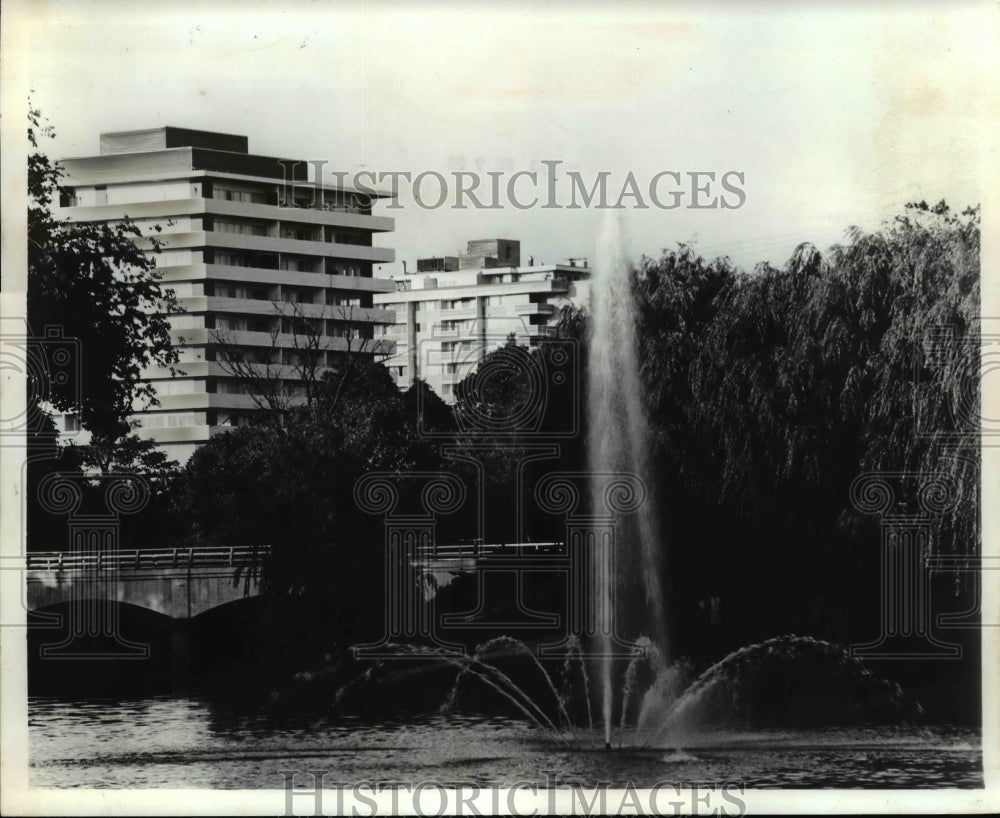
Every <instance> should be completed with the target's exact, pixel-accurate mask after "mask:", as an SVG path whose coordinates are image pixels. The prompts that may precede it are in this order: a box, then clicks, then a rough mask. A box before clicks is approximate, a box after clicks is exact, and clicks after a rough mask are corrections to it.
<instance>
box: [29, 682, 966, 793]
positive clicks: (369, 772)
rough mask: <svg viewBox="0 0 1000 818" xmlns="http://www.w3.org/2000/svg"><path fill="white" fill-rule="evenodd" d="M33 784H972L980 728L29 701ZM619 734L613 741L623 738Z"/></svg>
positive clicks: (165, 700) (184, 701)
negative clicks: (663, 722) (532, 719)
mask: <svg viewBox="0 0 1000 818" xmlns="http://www.w3.org/2000/svg"><path fill="white" fill-rule="evenodd" d="M28 716H29V736H30V738H29V741H30V745H29V752H30V767H31V772H30V776H31V779H30V783H31V785H32V786H36V787H87V788H91V787H123V788H134V787H168V788H185V789H188V788H213V789H258V788H260V789H277V788H281V787H282V786H283V782H284V778H283V776H282V774H281V772H280V771H281V770H317V769H319V770H324V771H326V773H327V775H326V778H325V780H326V781H327V783H328V784H329V783H331V782H337V781H341V782H356V781H360V780H368V781H375V782H380V783H391V782H419V781H432V782H436V783H438V784H441V785H449V784H461V783H474V784H478V785H480V786H484V785H497V786H502V785H504V784H507V785H509V784H511V783H514V782H516V781H519V780H521V781H538V782H539V783H540V784H544V783H545V780H544V779H542V778H541V777H540V774H541V772H543V771H544V772H546V773H548V774H549V776H550V779H549V780H550V781H556V782H557V783H559V784H580V785H583V786H594V785H596V784H597V783H598V782H608V783H609V784H610V785H612V786H618V787H622V786H625V784H627V783H631V784H633V785H634V786H637V787H641V786H650V785H652V784H655V783H657V782H663V781H666V782H677V783H681V784H690V783H691V782H705V783H716V784H721V783H722V782H738V783H740V784H742V785H743V786H745V787H747V788H768V787H771V788H782V789H787V788H796V787H798V788H822V787H850V788H856V787H872V788H893V789H895V788H903V789H910V788H940V787H964V788H977V787H981V786H982V785H983V776H982V754H981V743H980V735H979V731H978V730H974V729H969V728H959V727H948V726H930V727H928V726H919V727H917V726H900V727H879V728H836V729H823V730H802V731H799V730H767V731H755V732H726V733H723V732H712V731H706V732H702V733H699V734H697V735H688V736H685V737H684V739H683V741H682V742H681V741H679V740H671V739H670V738H669V737H667V738H665V739H663V740H662V741H661V743H660V744H661V746H658V747H649V748H642V747H634V746H633V747H630V746H629V745H630V744H632V743H633V742H635V738H634V736H630V735H629V734H628V733H626V734H625V735H624V736H622V737H621V741H622V744H623V747H622V749H615V750H613V751H612V752H610V753H609V752H606V751H604V749H603V747H602V743H603V738H602V736H601V735H600V734H599V733H598V731H596V730H595V731H592V732H589V733H585V734H578V735H577V736H576V739H575V741H574V742H573V744H572V746H560V745H558V744H556V743H555V742H554V741H553V740H552V738H551V737H550V736H549V735H547V734H546V733H545V732H544V731H542V730H540V729H538V728H537V727H534V726H533V725H530V724H527V723H524V722H520V721H517V720H514V719H510V718H505V717H495V716H483V717H473V716H458V715H450V716H440V715H430V716H424V717H414V716H412V715H410V716H406V717H402V716H401V717H399V718H398V719H391V718H390V719H383V720H380V721H378V722H372V721H370V720H369V721H366V720H362V719H358V718H341V719H339V720H336V721H326V720H324V721H320V722H316V721H314V720H308V719H302V718H298V719H283V720H282V721H275V720H273V719H268V718H266V717H265V716H262V715H247V714H245V713H242V714H241V713H236V712H227V711H226V710H225V709H223V708H220V707H219V706H218V705H215V704H210V703H208V702H206V701H204V700H200V699H198V698H189V697H182V696H164V697H156V698H145V699H133V700H113V701H112V700H87V701H69V700H60V699H49V698H32V699H30V700H29V703H28ZM618 738H619V737H618V736H616V745H617V742H618Z"/></svg>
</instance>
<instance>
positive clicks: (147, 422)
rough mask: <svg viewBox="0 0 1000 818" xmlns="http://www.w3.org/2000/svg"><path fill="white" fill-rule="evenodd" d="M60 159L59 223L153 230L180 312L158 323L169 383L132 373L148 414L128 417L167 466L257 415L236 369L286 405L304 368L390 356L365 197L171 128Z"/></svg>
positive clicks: (383, 221) (118, 138)
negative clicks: (169, 357) (166, 347)
mask: <svg viewBox="0 0 1000 818" xmlns="http://www.w3.org/2000/svg"><path fill="white" fill-rule="evenodd" d="M60 164H61V165H62V167H63V170H64V171H65V175H66V179H65V182H66V185H67V189H68V193H67V195H66V196H65V197H64V198H63V200H62V201H61V202H60V204H61V211H60V215H62V216H64V217H68V218H69V219H70V220H73V221H88V222H92V221H101V222H110V223H114V222H116V221H120V220H122V219H124V218H125V217H126V216H127V217H129V218H131V219H132V221H133V222H134V223H135V224H136V225H137V226H138V227H139V228H140V229H141V230H142V232H143V234H144V236H145V235H150V236H152V235H153V231H154V229H155V228H156V227H159V228H160V231H161V232H158V233H156V236H157V238H158V239H159V240H160V241H161V242H162V245H163V246H162V250H161V252H159V253H157V254H156V264H157V268H158V269H159V270H160V271H161V272H162V273H163V279H162V281H163V284H164V286H166V287H169V288H171V289H172V290H174V291H175V293H176V295H177V300H178V303H179V305H180V306H181V307H182V308H183V310H184V312H183V313H182V314H179V315H174V316H171V317H170V324H171V338H172V340H173V342H174V344H175V345H176V348H177V349H178V353H179V355H180V363H179V369H180V370H182V371H183V374H182V375H178V376H176V377H171V373H170V372H169V371H168V370H165V369H150V370H147V371H146V372H144V377H145V378H147V379H148V380H149V381H150V382H151V383H152V384H153V386H154V387H155V389H156V392H157V396H158V399H159V401H160V406H158V407H155V408H152V409H149V410H148V411H142V412H139V413H137V416H136V417H137V420H138V421H139V423H140V428H139V434H140V435H142V436H144V437H149V438H152V439H153V440H155V441H156V442H157V444H159V445H161V446H162V447H163V448H164V450H165V451H166V452H167V454H168V455H170V456H171V457H174V458H176V459H178V460H180V461H181V462H183V461H184V460H186V459H187V457H188V456H189V455H190V454H191V452H193V451H194V449H195V448H196V447H197V446H198V445H199V444H202V443H204V442H205V441H207V440H208V439H209V437H210V436H211V435H212V434H215V433H217V432H220V431H224V430H226V429H229V428H231V427H232V426H234V425H239V424H242V423H245V422H246V420H247V418H248V417H249V416H250V415H251V414H252V413H253V412H254V411H256V410H258V409H259V396H257V395H255V394H253V392H255V390H254V389H252V388H251V387H250V384H251V382H252V379H251V378H248V377H247V376H246V375H247V373H250V374H251V375H253V376H255V377H260V378H266V379H267V380H268V382H269V383H271V384H278V385H280V393H281V395H282V396H283V397H284V398H287V400H288V401H289V402H295V401H296V400H299V399H301V397H302V395H301V390H302V378H301V371H302V368H303V366H304V365H310V366H318V367H319V368H327V367H330V368H335V367H337V366H338V365H341V364H342V363H343V360H344V358H345V356H347V355H351V354H376V355H379V356H385V355H388V354H389V353H390V352H391V345H389V343H388V341H389V339H387V338H386V336H385V333H384V332H383V331H382V329H381V327H382V325H392V324H393V323H394V316H393V315H392V313H391V311H390V310H389V309H388V308H387V307H385V306H383V305H376V304H375V303H374V299H375V297H376V296H377V295H379V294H382V293H386V292H390V291H392V290H394V289H395V284H394V283H393V282H392V281H391V280H388V279H381V278H378V277H377V276H376V272H377V265H378V264H381V263H384V262H391V261H393V259H394V252H393V250H391V249H388V248H384V247H375V246H373V241H372V240H373V236H374V235H375V234H377V233H386V232H389V231H391V230H392V229H393V226H394V225H393V220H392V219H391V218H386V217H383V216H376V215H372V209H371V207H372V199H371V197H367V196H363V195H361V194H358V193H357V192H355V191H350V190H346V189H343V188H338V187H335V186H331V185H325V184H323V183H322V182H321V180H309V179H308V178H307V164H306V163H305V162H296V161H294V160H281V159H276V158H273V157H266V156H257V155H254V154H251V153H249V150H248V140H247V137H245V136H238V135H232V134H221V133H213V132H207V131H196V130H189V129H184V128H174V127H161V128H155V129H150V130H142V131H127V132H120V133H107V134H102V135H101V141H100V155H99V156H91V157H84V158H76V159H63V160H61V161H60ZM137 241H138V243H139V246H140V247H142V248H143V249H148V250H152V240H151V239H146V238H143V239H138V240H137ZM304 339H305V340H304ZM307 349H309V351H310V358H309V360H308V361H305V360H304V350H307ZM235 363H238V364H239V366H234V364H235ZM137 408H138V407H137ZM63 421H64V428H72V425H73V423H74V419H73V418H72V417H68V418H64V419H63Z"/></svg>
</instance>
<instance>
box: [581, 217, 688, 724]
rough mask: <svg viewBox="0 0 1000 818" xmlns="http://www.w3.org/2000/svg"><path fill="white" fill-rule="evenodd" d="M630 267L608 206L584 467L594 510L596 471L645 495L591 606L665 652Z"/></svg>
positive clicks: (607, 715) (606, 709) (607, 711)
mask: <svg viewBox="0 0 1000 818" xmlns="http://www.w3.org/2000/svg"><path fill="white" fill-rule="evenodd" d="M631 269H632V268H631V263H630V262H629V259H628V256H627V255H626V252H625V247H624V242H623V239H622V231H621V224H620V215H619V214H618V212H617V211H608V214H607V217H606V218H605V221H604V225H603V227H602V230H601V234H600V237H599V240H598V245H597V258H596V264H595V266H594V273H593V276H592V278H591V285H590V286H591V294H590V303H591V320H590V357H589V364H588V373H587V374H588V406H587V409H588V421H589V432H588V440H587V454H588V468H589V469H590V471H591V473H592V474H594V475H595V477H593V478H592V481H591V500H592V507H593V508H594V509H599V508H601V507H602V494H603V484H602V481H601V480H600V478H598V477H596V475H597V474H600V473H602V472H603V473H608V472H628V473H631V474H634V475H635V476H637V477H639V478H640V479H641V480H642V481H643V482H644V484H645V486H646V490H647V491H646V497H647V500H646V502H645V504H644V505H643V506H642V507H641V508H640V509H639V511H638V512H636V514H635V515H634V518H633V520H631V521H630V524H629V525H627V526H619V530H620V531H621V532H622V533H621V534H620V535H619V537H618V538H617V541H616V544H615V548H616V553H615V555H614V561H615V573H614V574H612V573H611V571H610V570H601V571H599V573H598V577H599V580H598V587H597V589H596V592H597V600H596V603H597V604H596V608H597V615H598V621H599V622H600V623H602V624H612V623H616V622H618V623H620V624H623V625H625V627H626V628H629V629H635V632H633V633H631V634H629V636H630V637H631V638H635V637H636V636H639V635H640V634H644V635H645V636H647V637H649V638H650V639H651V640H652V642H653V644H655V645H656V646H657V647H658V649H659V650H660V651H661V652H662V653H663V654H664V655H669V652H668V651H667V645H666V644H665V641H666V623H665V619H664V600H663V589H662V587H661V581H660V570H661V568H660V551H661V548H662V544H661V542H660V540H659V534H658V526H657V522H656V514H655V509H654V506H655V502H656V496H655V492H654V491H653V485H652V481H651V479H650V465H649V460H648V450H649V424H648V422H647V419H646V415H645V409H644V402H645V401H644V398H645V390H644V389H643V387H642V382H641V380H640V378H639V366H638V348H637V339H636V332H635V322H636V309H635V302H634V298H633V294H632V284H631ZM623 529H624V530H623ZM603 568H605V569H609V568H610V566H603ZM615 577H616V578H617V582H618V583H619V584H620V585H621V584H622V583H623V582H630V583H638V582H641V583H642V586H643V587H644V592H645V593H644V599H636V598H635V596H634V595H629V601H628V605H627V610H626V606H624V605H621V604H618V605H616V604H615V603H614V601H613V599H614V598H616V599H618V600H619V601H621V600H622V599H623V595H621V594H617V593H616V592H615V591H614V589H613V588H612V587H611V583H612V582H614V581H615ZM630 587H634V585H631V586H630ZM616 608H618V610H616ZM608 630H609V629H608V628H607V627H603V626H602V627H601V628H600V632H601V634H602V641H603V643H604V644H602V645H601V646H600V650H601V652H602V653H603V654H604V657H603V658H602V666H601V685H602V697H603V698H602V713H603V718H604V730H605V743H606V744H610V742H611V723H612V712H611V711H612V689H613V685H612V679H611V670H612V667H611V661H612V660H611V655H610V654H611V638H610V634H609V633H608ZM620 635H623V636H624V635H626V634H624V633H620Z"/></svg>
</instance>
